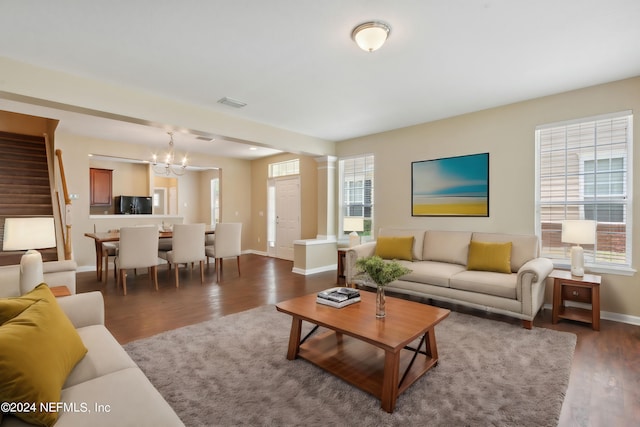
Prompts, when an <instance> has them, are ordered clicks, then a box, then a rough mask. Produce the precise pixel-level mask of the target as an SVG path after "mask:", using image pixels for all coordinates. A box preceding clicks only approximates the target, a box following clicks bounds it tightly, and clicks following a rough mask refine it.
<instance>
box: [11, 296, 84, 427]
mask: <svg viewBox="0 0 640 427" xmlns="http://www.w3.org/2000/svg"><path fill="white" fill-rule="evenodd" d="M25 301H27V302H29V303H30V304H26V305H27V307H26V308H22V310H21V311H20V312H19V314H17V315H16V316H15V317H14V318H12V319H9V320H7V321H5V322H4V324H2V326H0V343H1V344H0V402H20V403H29V404H32V403H33V404H35V411H26V412H21V413H16V414H15V416H16V417H18V418H20V419H22V420H23V421H26V422H28V423H32V424H36V425H42V426H51V425H53V424H55V422H56V420H57V419H58V413H57V412H40V403H41V402H42V403H46V402H59V401H60V394H61V391H62V386H63V385H64V382H65V381H66V379H67V376H69V373H70V372H71V370H72V369H73V368H74V366H75V365H76V364H77V363H78V362H79V361H80V360H81V359H82V358H83V357H84V355H85V354H86V352H87V349H86V347H85V346H84V344H83V343H82V340H81V339H80V336H79V335H78V332H77V331H76V330H75V328H74V327H73V325H72V324H71V321H70V320H69V318H68V317H67V316H66V315H65V314H64V312H63V311H62V309H61V308H60V307H59V306H58V303H57V302H56V298H55V297H54V296H53V294H52V293H51V291H50V290H49V288H48V287H47V285H45V284H40V285H38V286H37V287H36V288H35V289H34V290H32V291H31V292H29V293H27V294H25V295H24V296H22V297H17V298H7V299H3V300H0V312H2V313H5V311H4V310H5V308H7V311H6V312H7V313H8V312H9V311H8V310H14V311H16V310H18V309H19V308H21V307H22V306H23V305H25Z"/></svg>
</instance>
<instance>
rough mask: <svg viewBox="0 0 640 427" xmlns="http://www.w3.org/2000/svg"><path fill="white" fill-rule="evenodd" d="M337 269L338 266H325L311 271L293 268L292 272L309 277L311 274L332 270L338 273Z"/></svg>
mask: <svg viewBox="0 0 640 427" xmlns="http://www.w3.org/2000/svg"><path fill="white" fill-rule="evenodd" d="M337 268H338V264H333V265H323V266H322V267H317V268H310V269H305V268H299V267H293V269H292V270H291V272H292V273H296V274H301V275H303V276H308V275H310V274H316V273H324V272H326V271H331V270H333V271H336V270H337Z"/></svg>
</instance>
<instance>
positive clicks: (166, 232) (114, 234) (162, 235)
mask: <svg viewBox="0 0 640 427" xmlns="http://www.w3.org/2000/svg"><path fill="white" fill-rule="evenodd" d="M204 234H215V226H212V225H207V226H206V227H205V229H204ZM84 235H85V236H87V237H89V238H91V239H93V241H94V243H95V246H96V275H97V277H98V281H102V257H103V253H102V244H103V243H106V242H118V241H120V232H119V231H117V230H115V231H104V232H93V233H84ZM171 237H173V231H172V230H170V229H160V228H159V229H158V239H170V238H171Z"/></svg>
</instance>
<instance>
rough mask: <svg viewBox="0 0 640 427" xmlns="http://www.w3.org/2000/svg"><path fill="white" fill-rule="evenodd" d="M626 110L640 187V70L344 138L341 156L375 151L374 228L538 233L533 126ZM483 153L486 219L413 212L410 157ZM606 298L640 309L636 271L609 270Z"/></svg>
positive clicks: (639, 240) (623, 309) (609, 305)
mask: <svg viewBox="0 0 640 427" xmlns="http://www.w3.org/2000/svg"><path fill="white" fill-rule="evenodd" d="M624 110H633V111H634V113H635V115H634V128H635V129H636V131H635V134H634V144H633V145H634V148H635V150H634V151H635V153H636V154H635V155H634V159H633V166H634V170H635V178H634V184H635V186H636V187H638V186H640V160H639V158H640V155H639V154H638V153H640V151H639V147H638V141H640V77H636V78H633V79H628V80H623V81H619V82H613V83H609V84H605V85H600V86H595V87H591V88H587V89H581V90H576V91H572V92H567V93H562V94H558V95H553V96H548V97H544V98H539V99H535V100H531V101H526V102H521V103H517V104H512V105H508V106H503V107H498V108H493V109H489V110H484V111H479V112H475V113H471V114H466V115H463V116H459V117H454V118H450V119H446V120H440V121H436V122H431V123H425V124H421V125H417V126H412V127H409V128H404V129H398V130H394V131H390V132H385V133H381V134H376V135H370V136H366V137H362V138H357V139H353V140H348V141H344V142H340V143H338V144H337V150H336V151H337V154H338V156H339V157H344V156H349V155H355V154H362V153H373V154H375V161H376V165H375V166H376V168H375V184H374V186H375V190H374V191H375V228H376V229H377V228H379V227H387V226H404V227H425V228H432V229H440V230H480V231H497V232H508V233H533V232H534V231H535V224H534V192H535V139H534V131H535V127H536V126H537V125H540V124H545V123H553V122H558V121H562V120H570V119H576V118H580V117H588V116H593V115H598V114H604V113H611V112H617V111H624ZM483 152H489V153H490V166H489V167H490V171H489V180H490V190H489V192H490V207H489V209H490V216H489V217H488V218H433V217H411V162H412V161H419V160H428V159H436V158H440V157H450V156H459V155H464V154H474V153H483ZM633 212H634V213H633V223H634V224H635V229H634V233H633V234H634V242H633V253H634V254H635V256H634V260H633V267H634V268H635V269H636V270H637V269H638V267H639V265H640V262H639V261H638V260H639V259H640V233H639V232H638V230H640V206H639V204H638V200H637V199H636V200H635V201H634V204H633ZM547 291H549V287H547ZM547 296H548V297H549V296H550V294H549V293H548V295H547ZM601 298H602V310H604V311H608V312H613V313H620V314H626V315H632V316H640V283H639V282H638V275H637V274H636V275H635V276H633V277H628V276H620V275H611V274H604V275H603V284H602V289H601ZM548 301H550V299H549V298H548Z"/></svg>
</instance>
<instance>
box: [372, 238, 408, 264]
mask: <svg viewBox="0 0 640 427" xmlns="http://www.w3.org/2000/svg"><path fill="white" fill-rule="evenodd" d="M375 255H377V256H379V257H380V258H383V259H404V260H407V261H413V236H407V237H404V236H403V237H378V240H377V241H376V253H375Z"/></svg>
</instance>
